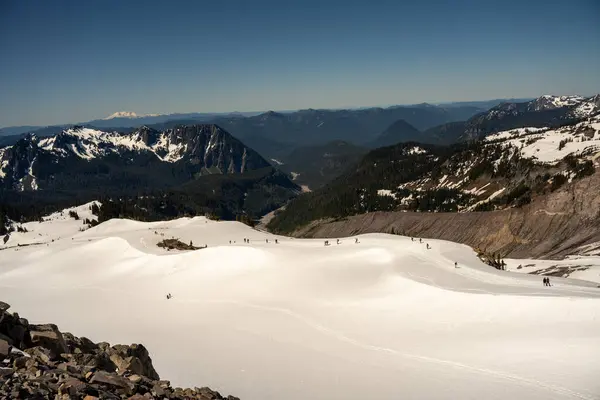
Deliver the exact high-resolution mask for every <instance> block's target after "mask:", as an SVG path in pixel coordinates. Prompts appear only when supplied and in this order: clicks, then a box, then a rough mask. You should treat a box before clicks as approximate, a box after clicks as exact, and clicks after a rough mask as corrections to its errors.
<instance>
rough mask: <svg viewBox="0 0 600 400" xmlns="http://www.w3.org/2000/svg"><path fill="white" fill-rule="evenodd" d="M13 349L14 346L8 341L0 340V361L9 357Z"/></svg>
mask: <svg viewBox="0 0 600 400" xmlns="http://www.w3.org/2000/svg"><path fill="white" fill-rule="evenodd" d="M11 348H12V346H11V345H10V344H8V342H7V341H6V340H3V339H0V361H2V360H4V359H5V358H6V357H8V355H9V354H10V349H11Z"/></svg>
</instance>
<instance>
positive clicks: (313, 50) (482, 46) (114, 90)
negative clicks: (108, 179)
mask: <svg viewBox="0 0 600 400" xmlns="http://www.w3.org/2000/svg"><path fill="white" fill-rule="evenodd" d="M221 3H222V4H221ZM599 17H600V2H598V1H596V0H570V1H537V0H520V1H513V0H504V1H500V2H499V1H488V0H478V1H416V0H415V1H411V2H405V1H401V0H396V1H375V0H373V1H360V2H359V1H351V0H348V1H337V0H335V1H333V0H332V1H327V0H321V1H313V0H304V1H297V2H296V1H287V2H286V1H234V0H231V1H225V0H223V1H212V0H211V1H200V0H198V1H183V0H181V1H178V0H174V1H154V0H146V1H133V0H125V1H122V0H116V1H111V0H102V1H60V0H55V1H46V0H40V1H34V0H32V1H17V0H14V1H9V0H0V126H10V125H29V124H31V125H46V124H56V123H68V122H79V121H88V120H91V119H95V118H102V117H105V116H107V115H109V114H112V113H113V112H115V111H121V110H128V111H134V112H136V113H138V114H146V113H172V112H217V111H218V112H221V111H259V110H270V109H275V110H278V109H280V110H281V109H297V108H309V107H312V108H339V107H354V106H370V105H390V104H407V103H419V102H424V101H427V102H443V101H462V100H482V99H492V98H502V97H529V96H537V95H541V94H545V93H552V94H571V93H573V94H584V95H587V94H593V93H597V92H600V45H599V44H598V43H599V42H600V24H598V18H599Z"/></svg>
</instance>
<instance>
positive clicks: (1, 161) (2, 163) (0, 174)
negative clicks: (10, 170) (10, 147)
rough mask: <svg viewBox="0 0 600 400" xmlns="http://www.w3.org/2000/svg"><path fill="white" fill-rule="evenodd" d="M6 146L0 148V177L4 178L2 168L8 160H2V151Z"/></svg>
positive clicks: (3, 151) (4, 173)
mask: <svg viewBox="0 0 600 400" xmlns="http://www.w3.org/2000/svg"><path fill="white" fill-rule="evenodd" d="M6 149H7V148H6V147H5V148H2V149H0V178H4V177H5V176H6V172H5V171H4V168H6V166H7V165H8V160H4V153H6Z"/></svg>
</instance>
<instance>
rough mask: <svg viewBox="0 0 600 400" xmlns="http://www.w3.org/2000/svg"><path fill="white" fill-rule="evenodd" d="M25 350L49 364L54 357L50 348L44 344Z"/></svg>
mask: <svg viewBox="0 0 600 400" xmlns="http://www.w3.org/2000/svg"><path fill="white" fill-rule="evenodd" d="M25 352H26V353H27V354H29V355H30V356H31V357H33V358H35V359H37V360H40V361H41V362H43V363H45V364H47V363H48V362H50V360H51V359H52V353H51V351H50V350H49V349H47V348H44V347H42V346H36V347H31V348H29V349H25Z"/></svg>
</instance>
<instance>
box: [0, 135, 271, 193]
mask: <svg viewBox="0 0 600 400" xmlns="http://www.w3.org/2000/svg"><path fill="white" fill-rule="evenodd" d="M93 160H99V161H110V162H111V163H113V164H115V163H116V164H128V165H135V164H139V163H142V165H147V166H149V167H151V165H155V164H156V163H171V164H176V163H178V162H182V163H185V164H186V166H187V167H188V169H189V172H188V173H192V174H203V175H206V174H211V173H219V174H232V173H244V172H246V171H248V170H254V169H259V168H264V167H268V166H269V165H270V164H269V163H268V162H267V161H266V160H264V159H263V158H262V157H261V156H260V155H259V154H258V153H256V152H255V151H253V150H252V149H250V148H248V147H246V146H245V145H244V144H243V143H241V142H240V141H239V140H237V139H235V138H234V137H233V136H231V135H230V134H229V133H227V132H226V131H224V130H222V129H221V128H219V127H218V126H216V125H192V126H179V127H176V128H173V129H167V130H165V131H157V130H154V129H150V128H147V127H142V128H140V129H137V130H135V131H134V132H132V133H130V134H122V133H118V132H103V131H99V130H94V129H89V128H83V127H76V128H73V129H68V130H65V131H63V132H61V133H60V134H58V135H55V136H52V137H47V138H41V139H40V138H37V137H36V136H35V135H29V136H27V137H26V138H23V139H21V140H20V141H19V142H18V143H16V144H15V145H13V146H9V147H5V148H2V149H0V186H3V187H5V188H13V189H17V190H21V191H23V190H36V189H38V188H39V187H40V185H39V183H40V182H45V183H49V182H50V181H51V180H53V179H54V175H55V174H60V173H62V172H64V170H65V169H68V168H72V167H74V166H76V165H78V164H80V163H81V162H84V164H85V163H89V162H91V161H93ZM42 186H43V184H42Z"/></svg>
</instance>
